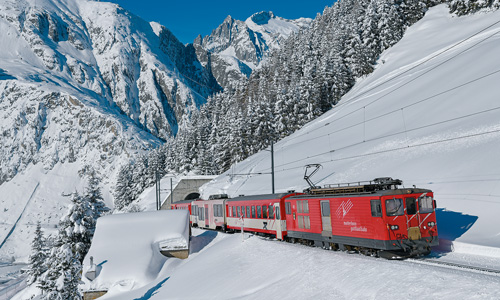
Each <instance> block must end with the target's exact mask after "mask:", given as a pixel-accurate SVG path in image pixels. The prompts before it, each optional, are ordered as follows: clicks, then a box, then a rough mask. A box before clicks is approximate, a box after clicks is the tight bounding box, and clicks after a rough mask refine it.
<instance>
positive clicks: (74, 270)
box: [39, 192, 96, 300]
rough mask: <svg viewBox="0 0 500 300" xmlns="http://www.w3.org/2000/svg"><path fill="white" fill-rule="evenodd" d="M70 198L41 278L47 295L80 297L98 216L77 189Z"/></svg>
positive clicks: (52, 296) (54, 297) (52, 298)
mask: <svg viewBox="0 0 500 300" xmlns="http://www.w3.org/2000/svg"><path fill="white" fill-rule="evenodd" d="M71 202H72V204H71V205H70V207H69V210H68V212H67V214H66V215H65V216H64V217H63V218H62V219H61V221H60V222H59V231H58V235H57V238H56V241H55V244H54V247H53V248H52V250H51V252H50V255H49V257H48V259H47V271H46V272H45V273H44V274H43V275H42V276H41V277H40V280H39V282H40V285H39V287H40V288H41V289H42V291H43V295H44V299H50V300H59V299H61V300H62V299H65V300H66V299H81V295H80V292H79V290H78V282H79V280H80V273H81V270H82V261H83V259H84V257H85V255H86V254H87V252H88V250H89V248H90V244H91V241H92V237H93V234H94V231H95V223H96V220H95V219H94V211H93V209H92V207H91V205H90V202H89V199H88V198H86V197H84V196H81V195H79V194H78V193H77V192H75V193H73V195H72V198H71Z"/></svg>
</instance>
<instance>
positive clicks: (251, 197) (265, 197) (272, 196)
mask: <svg viewBox="0 0 500 300" xmlns="http://www.w3.org/2000/svg"><path fill="white" fill-rule="evenodd" d="M291 194H292V193H280V194H262V195H248V196H239V197H234V198H230V199H227V201H228V202H231V201H251V200H271V199H281V198H283V197H285V196H288V195H291Z"/></svg>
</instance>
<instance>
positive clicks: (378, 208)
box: [370, 200, 382, 217]
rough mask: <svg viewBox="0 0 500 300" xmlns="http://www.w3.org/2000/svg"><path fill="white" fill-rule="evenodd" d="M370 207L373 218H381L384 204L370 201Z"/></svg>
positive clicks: (378, 201)
mask: <svg viewBox="0 0 500 300" xmlns="http://www.w3.org/2000/svg"><path fill="white" fill-rule="evenodd" d="M370 205H371V208H372V217H381V216H382V204H381V203H380V200H370Z"/></svg>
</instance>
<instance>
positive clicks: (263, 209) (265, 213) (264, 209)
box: [262, 205, 267, 219]
mask: <svg viewBox="0 0 500 300" xmlns="http://www.w3.org/2000/svg"><path fill="white" fill-rule="evenodd" d="M262 218H263V219H267V206H266V205H262Z"/></svg>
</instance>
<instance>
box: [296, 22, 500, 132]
mask: <svg viewBox="0 0 500 300" xmlns="http://www.w3.org/2000/svg"><path fill="white" fill-rule="evenodd" d="M498 23H500V21H497V22H494V23H493V24H491V25H489V26H487V27H485V28H483V29H481V30H480V31H478V32H476V33H474V34H473V35H471V36H469V37H467V38H465V39H463V40H461V41H460V42H458V43H456V44H454V45H452V46H450V47H448V48H446V49H445V50H443V51H441V52H439V53H437V54H435V55H433V56H431V57H430V58H428V59H426V60H424V61H422V62H421V63H418V64H416V65H415V66H413V67H411V68H410V69H408V70H405V71H403V72H401V73H399V74H397V75H395V76H394V77H391V78H389V79H387V80H385V81H383V82H381V83H380V84H378V85H376V86H374V87H372V88H370V89H367V90H366V91H364V92H362V93H360V94H357V95H355V96H353V97H352V98H350V99H346V101H343V102H341V103H340V104H338V105H336V106H335V107H334V109H340V108H342V107H343V106H345V105H347V104H350V103H352V102H353V101H354V100H355V99H357V98H359V97H361V96H362V95H365V94H367V93H368V92H371V91H373V90H374V89H376V88H378V87H380V86H382V85H384V84H386V83H388V82H390V81H392V80H394V79H396V78H399V77H401V76H402V75H404V74H406V73H408V72H409V71H411V70H414V69H415V68H417V67H419V66H421V65H423V64H425V63H427V62H429V61H430V60H432V59H434V58H436V57H438V56H440V55H442V54H444V53H446V52H448V51H449V50H451V49H453V48H455V47H457V46H458V45H460V44H462V43H464V42H466V41H468V40H470V39H471V38H473V37H475V36H477V35H479V34H480V33H482V32H484V31H485V30H487V29H489V28H491V27H493V26H495V25H497V24H498ZM499 32H500V30H499V31H496V32H494V33H493V34H491V35H489V36H487V37H486V38H484V39H482V40H480V41H479V42H477V43H475V44H473V45H472V46H470V47H468V48H466V49H465V50H462V51H460V52H458V53H457V54H456V55H454V56H452V57H451V58H449V59H447V60H445V61H443V62H442V63H440V64H438V65H436V66H434V67H433V68H431V69H429V70H427V71H426V72H424V73H422V74H420V75H419V76H417V77H415V78H413V79H411V80H410V81H408V82H406V83H404V84H403V85H401V86H399V87H397V88H396V89H394V90H392V91H390V92H388V93H386V94H384V95H382V96H380V97H379V98H377V99H375V100H374V101H372V102H370V103H368V104H367V105H365V106H364V107H366V106H368V105H370V104H373V103H375V102H377V101H379V100H380V99H382V98H384V97H385V96H387V95H389V94H391V93H393V92H395V91H397V90H399V89H400V88H402V87H404V86H406V85H408V84H410V83H411V82H413V81H415V80H417V79H418V78H420V77H422V76H424V75H426V74H427V73H429V72H431V71H433V70H434V69H436V68H438V67H440V66H441V65H443V64H445V63H447V62H449V61H450V60H452V59H454V58H456V57H457V56H459V55H461V54H463V53H464V52H466V51H468V50H470V49H472V48H474V47H476V46H477V45H479V44H481V43H482V42H484V41H486V40H488V39H489V38H491V37H493V36H494V35H496V34H497V33H499ZM360 109H362V108H360ZM360 109H356V110H354V111H352V112H350V113H348V114H346V115H344V116H341V117H340V118H337V119H335V120H333V121H332V122H329V123H327V124H325V126H329V125H331V124H332V123H334V122H337V121H339V120H341V119H343V118H345V117H347V116H350V115H352V114H354V113H356V112H357V111H359V110H360ZM321 128H322V127H318V128H315V129H312V130H309V131H307V132H305V133H303V134H301V135H298V136H295V137H293V138H291V139H288V140H293V139H297V138H299V137H301V136H303V135H306V134H309V133H311V132H314V131H316V130H319V129H321Z"/></svg>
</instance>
